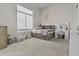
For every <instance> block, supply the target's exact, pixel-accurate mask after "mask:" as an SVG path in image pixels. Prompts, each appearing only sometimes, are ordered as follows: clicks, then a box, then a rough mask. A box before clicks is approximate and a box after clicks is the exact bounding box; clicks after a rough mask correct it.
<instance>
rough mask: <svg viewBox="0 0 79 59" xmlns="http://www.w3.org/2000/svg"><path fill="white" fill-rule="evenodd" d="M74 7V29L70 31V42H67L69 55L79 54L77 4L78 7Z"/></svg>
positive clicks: (78, 9) (78, 12)
mask: <svg viewBox="0 0 79 59" xmlns="http://www.w3.org/2000/svg"><path fill="white" fill-rule="evenodd" d="M76 5H77V4H75V5H74V6H75V8H74V22H73V24H74V25H73V26H74V30H73V31H71V32H70V44H69V55H70V56H79V30H77V27H79V4H78V7H77V8H76Z"/></svg>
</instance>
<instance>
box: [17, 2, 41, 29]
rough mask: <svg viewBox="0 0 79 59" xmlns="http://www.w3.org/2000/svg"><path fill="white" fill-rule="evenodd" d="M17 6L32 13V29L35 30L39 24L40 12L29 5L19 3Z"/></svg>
mask: <svg viewBox="0 0 79 59" xmlns="http://www.w3.org/2000/svg"><path fill="white" fill-rule="evenodd" d="M19 5H22V6H23V7H25V8H28V9H30V10H32V11H33V12H34V28H37V27H38V26H39V25H40V24H41V16H40V15H41V10H40V9H39V8H37V7H35V6H34V5H32V4H31V3H27V4H25V3H20V4H19Z"/></svg>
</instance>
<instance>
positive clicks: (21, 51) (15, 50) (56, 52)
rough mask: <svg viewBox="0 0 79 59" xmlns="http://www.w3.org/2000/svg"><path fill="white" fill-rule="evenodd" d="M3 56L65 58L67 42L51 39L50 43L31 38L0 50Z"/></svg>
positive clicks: (67, 51) (67, 50) (67, 49)
mask: <svg viewBox="0 0 79 59" xmlns="http://www.w3.org/2000/svg"><path fill="white" fill-rule="evenodd" d="M0 55H4V56H67V55H69V43H68V40H63V39H51V40H50V41H46V40H42V39H37V38H31V39H27V40H25V41H22V42H18V43H14V44H11V45H9V46H8V47H7V48H5V49H2V50H0Z"/></svg>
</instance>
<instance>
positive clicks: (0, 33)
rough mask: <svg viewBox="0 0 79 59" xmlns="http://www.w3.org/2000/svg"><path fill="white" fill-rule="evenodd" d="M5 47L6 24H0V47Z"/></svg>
mask: <svg viewBox="0 0 79 59" xmlns="http://www.w3.org/2000/svg"><path fill="white" fill-rule="evenodd" d="M6 47H7V26H0V49H2V48H6Z"/></svg>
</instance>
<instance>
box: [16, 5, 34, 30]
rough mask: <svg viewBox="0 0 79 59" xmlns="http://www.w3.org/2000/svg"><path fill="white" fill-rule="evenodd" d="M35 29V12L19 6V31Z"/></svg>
mask: <svg viewBox="0 0 79 59" xmlns="http://www.w3.org/2000/svg"><path fill="white" fill-rule="evenodd" d="M27 29H33V12H32V11H31V10H29V9H26V8H24V7H22V6H20V5H17V30H18V31H20V30H27Z"/></svg>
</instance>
